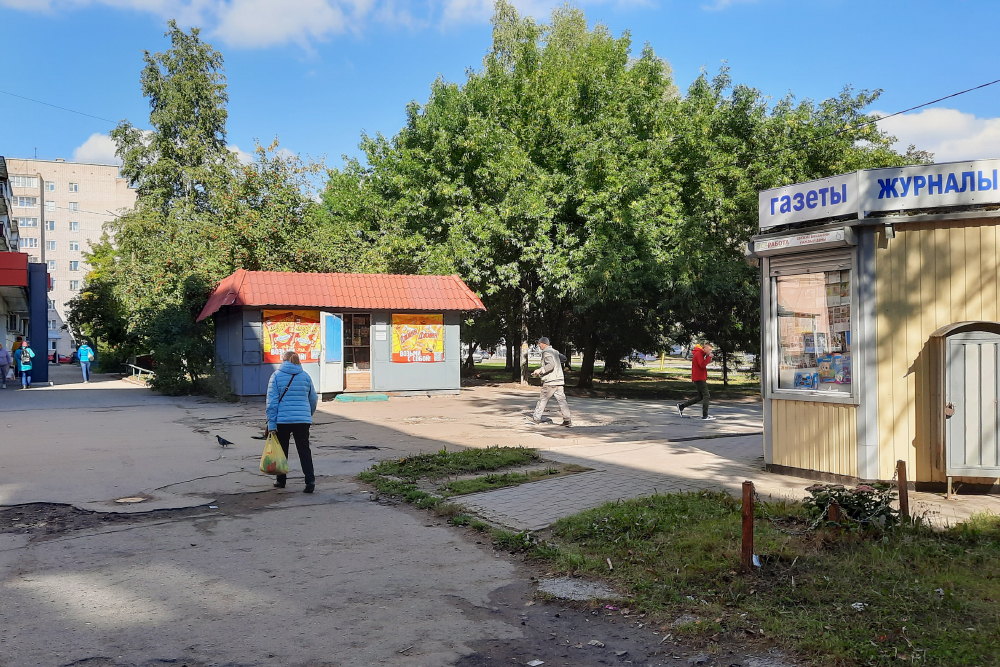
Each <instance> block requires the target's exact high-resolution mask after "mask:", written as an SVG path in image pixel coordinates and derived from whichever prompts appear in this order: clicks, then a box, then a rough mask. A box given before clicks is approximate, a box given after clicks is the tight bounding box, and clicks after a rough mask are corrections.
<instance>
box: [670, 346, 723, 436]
mask: <svg viewBox="0 0 1000 667" xmlns="http://www.w3.org/2000/svg"><path fill="white" fill-rule="evenodd" d="M710 363H712V346H711V345H709V344H708V343H702V344H701V345H695V346H694V351H693V352H692V353H691V381H692V382H694V386H695V387H697V389H698V396H697V397H696V398H691V399H688V400H686V401H684V402H683V403H678V404H677V414H679V415H680V416H681V417H683V416H684V408H686V407H689V406H691V405H694V404H695V403H698V402H699V401H701V418H702V419H703V420H706V421H712V420H713V419H715V417H712V416H710V415H709V414H708V365H709V364H710Z"/></svg>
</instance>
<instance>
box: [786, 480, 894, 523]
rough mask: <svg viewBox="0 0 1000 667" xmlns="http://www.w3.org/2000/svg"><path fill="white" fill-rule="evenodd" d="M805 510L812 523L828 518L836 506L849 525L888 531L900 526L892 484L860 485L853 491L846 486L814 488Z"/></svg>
mask: <svg viewBox="0 0 1000 667" xmlns="http://www.w3.org/2000/svg"><path fill="white" fill-rule="evenodd" d="M806 491H808V492H809V497H808V498H806V499H805V500H803V501H802V506H803V507H804V508H805V510H806V512H808V513H809V516H811V517H812V518H813V519H816V518H818V517H819V516H820V515H822V514H826V513H827V511H828V510H829V508H830V505H832V504H833V503H837V504H838V505H840V510H841V512H842V513H843V515H844V517H845V518H846V519H847V521H849V522H850V523H855V524H858V525H860V526H879V527H880V528H887V527H891V526H895V525H897V524H899V510H896V509H893V507H892V501H893V500H895V498H896V491H895V489H894V488H893V487H892V485H891V484H885V483H882V482H876V483H874V484H859V485H858V486H856V487H854V488H853V489H849V488H847V487H845V486H844V485H843V484H813V485H812V486H810V487H807V488H806Z"/></svg>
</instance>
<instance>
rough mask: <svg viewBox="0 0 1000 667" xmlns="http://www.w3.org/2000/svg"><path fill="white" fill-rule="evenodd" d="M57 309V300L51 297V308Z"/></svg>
mask: <svg viewBox="0 0 1000 667" xmlns="http://www.w3.org/2000/svg"><path fill="white" fill-rule="evenodd" d="M55 309H56V300H55V299H49V310H55Z"/></svg>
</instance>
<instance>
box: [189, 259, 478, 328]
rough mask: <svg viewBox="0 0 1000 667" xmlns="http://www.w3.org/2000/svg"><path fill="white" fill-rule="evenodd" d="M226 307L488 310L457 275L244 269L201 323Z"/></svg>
mask: <svg viewBox="0 0 1000 667" xmlns="http://www.w3.org/2000/svg"><path fill="white" fill-rule="evenodd" d="M222 306H276V307H280V308H287V307H296V308H329V309H345V310H395V311H431V312H443V311H446V310H447V311H456V310H458V311H463V310H486V308H485V306H483V302H482V301H480V300H479V297H477V296H476V295H475V293H474V292H473V291H472V290H470V289H469V288H468V286H467V285H466V284H465V283H464V282H462V279H461V278H459V277H458V276H401V275H389V274H384V273H290V272H289V273H282V272H277V271H246V270H244V269H239V270H238V271H236V273H234V274H232V275H230V276H226V277H225V278H223V279H222V280H221V281H220V282H219V285H218V287H216V288H215V289H214V290H212V294H211V295H210V296H209V297H208V303H206V304H205V307H204V308H203V309H202V311H201V314H200V315H198V320H199V321H201V320H203V319H205V318H206V317H209V316H210V315H212V314H213V313H215V312H216V311H217V310H219V308H221V307H222Z"/></svg>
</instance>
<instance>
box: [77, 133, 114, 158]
mask: <svg viewBox="0 0 1000 667" xmlns="http://www.w3.org/2000/svg"><path fill="white" fill-rule="evenodd" d="M73 162H92V163H96V164H121V163H122V161H121V160H119V159H118V158H117V157H116V156H115V142H113V141H112V140H111V137H110V136H109V135H107V134H100V133H95V134H92V135H90V137H89V138H88V139H87V140H86V141H85V142H83V143H82V144H80V145H79V146H77V147H76V149H74V150H73Z"/></svg>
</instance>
